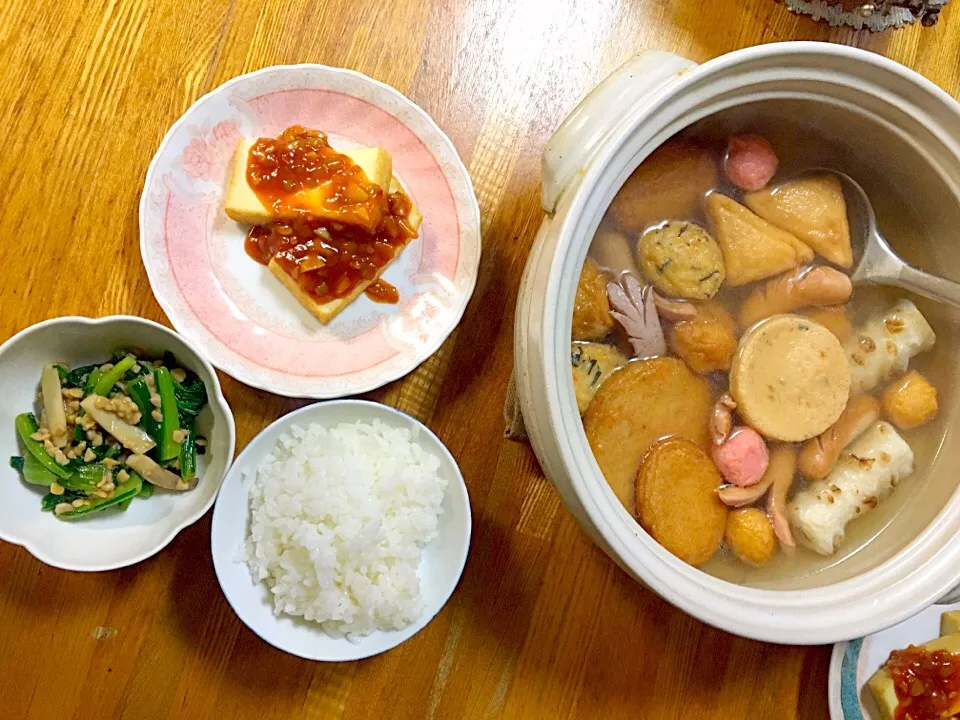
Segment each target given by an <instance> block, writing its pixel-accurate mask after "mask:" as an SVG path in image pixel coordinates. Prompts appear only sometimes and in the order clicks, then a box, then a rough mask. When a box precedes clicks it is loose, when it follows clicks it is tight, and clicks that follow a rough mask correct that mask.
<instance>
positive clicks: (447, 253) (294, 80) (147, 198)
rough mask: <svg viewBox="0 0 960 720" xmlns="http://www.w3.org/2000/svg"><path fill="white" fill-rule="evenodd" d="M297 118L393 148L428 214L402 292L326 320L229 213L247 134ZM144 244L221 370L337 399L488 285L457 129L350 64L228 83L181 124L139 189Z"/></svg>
mask: <svg viewBox="0 0 960 720" xmlns="http://www.w3.org/2000/svg"><path fill="white" fill-rule="evenodd" d="M290 125H303V126H305V127H310V128H315V129H317V130H322V131H323V132H325V133H327V135H328V136H329V138H330V143H331V145H333V146H334V147H335V148H349V147H356V146H374V145H379V146H381V147H384V148H386V149H387V150H388V151H389V152H390V154H391V156H392V157H393V168H394V174H395V175H396V176H397V178H398V179H399V180H400V182H401V183H402V184H403V186H404V187H405V188H406V190H407V192H408V193H409V195H410V196H411V197H412V199H413V201H414V202H415V203H416V204H417V205H418V206H419V208H420V209H421V211H422V212H423V217H424V220H423V225H422V226H421V228H420V237H419V238H418V239H417V240H414V241H413V242H412V243H411V244H410V245H408V246H407V248H406V249H405V250H404V251H403V253H401V255H400V257H399V258H398V259H397V260H396V261H395V262H394V263H393V264H391V265H390V266H389V267H388V268H387V270H386V272H385V273H384V275H383V278H384V279H385V280H387V281H388V282H390V283H393V284H394V285H395V286H396V287H397V288H398V289H399V291H400V302H399V303H398V304H396V305H383V304H377V303H374V302H372V301H371V300H370V299H368V298H367V297H365V296H360V297H359V298H358V299H357V300H355V301H354V302H353V303H352V304H351V305H350V306H349V307H347V308H346V309H345V310H344V311H343V312H341V313H340V314H339V315H338V316H337V317H336V318H335V319H334V320H333V321H331V322H330V323H329V324H328V325H322V324H321V323H320V322H319V321H317V320H316V319H315V318H314V317H313V316H312V315H311V314H310V313H309V312H307V310H306V309H304V308H303V307H302V306H301V305H300V304H299V303H298V302H297V300H296V299H295V298H294V297H293V296H292V295H291V294H290V293H289V292H288V291H287V290H286V289H284V288H283V286H282V285H281V284H280V282H279V281H278V280H277V279H276V278H274V277H273V276H272V275H271V274H270V272H269V271H268V270H267V269H266V268H265V267H263V266H262V265H259V264H257V263H256V262H254V261H253V260H252V259H251V258H249V257H248V256H247V254H246V252H245V251H244V238H245V236H246V232H247V228H246V227H244V226H241V225H239V224H237V223H235V222H234V221H232V220H230V219H229V218H228V217H227V216H226V215H225V214H224V211H223V189H224V183H225V180H226V176H227V170H228V166H229V164H230V159H231V157H232V155H233V152H234V150H235V149H236V146H237V142H238V141H239V140H240V139H241V138H253V137H261V136H270V135H277V134H278V133H280V132H281V131H282V130H283V129H284V128H286V127H288V126H290ZM140 251H141V254H142V256H143V263H144V265H145V266H146V269H147V275H148V277H149V278H150V285H151V287H152V288H153V293H154V295H155V296H156V298H157V301H158V302H159V303H160V306H161V307H162V308H163V310H164V312H166V314H167V317H169V318H170V322H171V323H173V325H174V327H175V328H176V329H177V330H178V331H179V332H180V333H181V334H182V335H184V336H185V337H186V338H187V339H188V340H189V341H190V342H192V343H194V344H195V345H196V346H197V347H199V348H200V350H201V351H202V352H203V353H204V355H206V357H207V358H208V359H209V360H210V362H212V363H213V364H214V365H215V366H216V367H218V368H220V369H221V370H223V371H224V372H225V373H227V374H228V375H231V376H233V377H235V378H236V379H237V380H240V381H241V382H244V383H246V384H248V385H253V386H255V387H258V388H261V389H263V390H268V391H270V392H274V393H277V394H280V395H287V396H292V397H311V398H333V397H340V396H343V395H352V394H355V393H360V392H365V391H367V390H372V389H373V388H376V387H379V386H381V385H383V384H385V383H387V382H390V381H391V380H395V379H397V378H399V377H401V376H403V375H405V374H407V373H408V372H410V371H411V370H413V369H414V368H415V367H416V366H417V365H419V364H420V363H421V362H423V361H424V360H425V359H427V358H428V357H429V356H430V355H431V354H432V353H433V352H434V351H436V349H437V348H438V347H440V344H441V343H442V342H443V341H444V339H446V337H447V336H448V335H449V334H450V332H451V331H452V330H453V329H454V327H456V325H457V323H458V322H459V321H460V318H461V317H462V315H463V311H464V309H465V308H466V305H467V301H468V300H469V299H470V295H471V294H472V293H473V288H474V285H475V284H476V279H477V268H478V265H479V262H480V209H479V207H478V205H477V200H476V197H475V196H474V194H473V186H472V184H471V182H470V176H469V175H468V174H467V170H466V168H464V166H463V163H462V162H461V161H460V158H459V157H458V156H457V151H456V150H455V149H454V147H453V144H452V143H451V142H450V140H449V138H447V136H446V135H444V134H443V132H442V131H441V130H440V128H438V127H437V125H436V123H434V122H433V120H431V119H430V117H429V116H428V115H427V114H426V113H425V112H424V111H423V110H421V109H420V108H419V107H417V106H416V105H414V104H413V103H412V102H410V100H408V99H407V98H405V97H404V96H403V95H401V94H400V93H399V92H397V91H396V90H394V89H393V88H391V87H389V86H387V85H384V84H383V83H380V82H377V81H375V80H372V79H370V78H368V77H366V76H365V75H361V74H360V73H357V72H353V71H351V70H343V69H340V68H331V67H326V66H324V65H289V66H277V67H270V68H265V69H263V70H259V71H257V72H254V73H251V74H249V75H242V76H240V77H237V78H234V79H233V80H230V81H229V82H227V83H225V84H223V85H221V86H220V87H219V88H217V89H216V90H214V91H213V92H211V93H209V94H208V95H205V96H204V97H202V98H200V100H198V101H197V102H196V103H195V104H194V105H193V106H192V107H191V108H190V109H189V110H188V111H187V112H186V113H185V114H184V115H183V117H181V118H180V119H179V120H178V121H177V122H176V124H174V126H173V127H172V128H170V131H169V132H168V133H167V136H166V137H165V138H164V139H163V142H162V143H161V144H160V149H159V150H158V151H157V154H156V155H155V156H154V158H153V162H152V163H151V164H150V169H149V170H148V171H147V179H146V183H145V184H144V188H143V195H142V197H141V199H140Z"/></svg>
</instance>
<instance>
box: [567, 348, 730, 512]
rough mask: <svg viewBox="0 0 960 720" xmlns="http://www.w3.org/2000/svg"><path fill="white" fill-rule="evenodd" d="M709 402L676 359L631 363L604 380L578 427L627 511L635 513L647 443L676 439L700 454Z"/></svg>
mask: <svg viewBox="0 0 960 720" xmlns="http://www.w3.org/2000/svg"><path fill="white" fill-rule="evenodd" d="M713 404H714V403H713V393H712V392H711V389H710V385H709V384H708V383H707V381H706V380H704V379H703V378H702V377H700V376H699V375H695V374H694V373H692V372H691V371H690V369H689V368H688V367H687V366H686V365H684V363H683V361H682V360H678V359H676V358H671V357H658V358H647V359H643V360H633V361H631V362H628V363H627V364H626V365H624V366H623V367H622V368H620V369H619V370H617V371H615V372H614V373H613V374H612V375H610V377H609V378H607V379H606V380H605V381H604V382H603V384H602V385H601V386H600V389H599V390H597V394H596V395H594V397H593V401H592V402H591V403H590V405H589V407H587V412H586V414H585V415H584V416H583V429H584V432H586V435H587V440H588V441H589V442H590V449H591V450H593V456H594V457H595V458H596V460H597V465H599V466H600V471H601V472H602V473H603V476H604V478H606V481H607V483H608V484H609V485H610V488H611V489H612V490H613V492H614V493H615V494H616V496H617V498H618V499H619V500H620V502H621V503H623V506H624V508H626V510H627V512H629V513H630V514H631V515H633V514H635V513H636V500H635V485H636V479H637V470H638V469H639V468H640V461H641V460H642V459H643V454H644V453H645V452H646V451H647V448H648V447H650V445H651V444H653V443H654V442H656V441H657V440H658V439H659V438H662V437H664V436H666V435H680V436H682V437H685V438H688V439H689V440H692V441H693V442H695V443H696V444H697V445H698V446H700V447H701V448H703V449H704V450H707V449H708V448H709V447H710V429H709V425H710V415H711V413H712V412H713ZM707 460H708V462H710V464H711V466H712V465H713V462H712V461H711V460H710V459H709V457H708V458H707Z"/></svg>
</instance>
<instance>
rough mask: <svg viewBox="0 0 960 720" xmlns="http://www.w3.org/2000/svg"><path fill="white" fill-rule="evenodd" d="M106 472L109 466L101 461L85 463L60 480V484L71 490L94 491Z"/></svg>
mask: <svg viewBox="0 0 960 720" xmlns="http://www.w3.org/2000/svg"><path fill="white" fill-rule="evenodd" d="M106 472H107V466H106V465H103V464H101V463H89V464H84V465H81V466H80V467H78V468H76V469H75V470H74V471H73V472H72V473H70V477H68V478H65V479H63V480H60V484H61V485H63V486H64V487H65V488H69V489H71V490H83V491H89V492H93V491H94V490H96V489H97V483H99V482H100V481H101V480H103V476H104V474H106Z"/></svg>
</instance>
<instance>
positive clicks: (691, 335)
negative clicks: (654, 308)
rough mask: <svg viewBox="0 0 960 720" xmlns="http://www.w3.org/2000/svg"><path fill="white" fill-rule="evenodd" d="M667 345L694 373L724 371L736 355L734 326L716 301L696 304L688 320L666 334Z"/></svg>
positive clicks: (674, 326)
mask: <svg viewBox="0 0 960 720" xmlns="http://www.w3.org/2000/svg"><path fill="white" fill-rule="evenodd" d="M667 344H668V345H669V347H670V349H671V350H672V351H673V352H674V353H675V354H676V355H677V356H678V357H679V358H681V359H682V360H683V361H684V362H685V363H687V365H689V366H690V369H691V370H693V371H694V372H695V373H698V374H700V375H706V374H708V373H712V372H718V371H727V370H729V369H730V364H731V363H732V362H733V356H734V355H735V354H736V352H737V324H736V322H734V320H733V318H732V317H731V316H730V313H728V312H727V311H726V310H725V309H724V307H723V306H722V305H720V304H719V303H718V302H716V301H714V300H708V301H707V302H703V303H697V305H696V314H695V315H694V316H693V317H692V318H691V319H689V320H681V321H679V322H677V323H675V324H674V325H673V327H671V328H670V329H669V330H668V331H667Z"/></svg>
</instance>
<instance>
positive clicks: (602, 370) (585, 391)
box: [570, 342, 627, 415]
mask: <svg viewBox="0 0 960 720" xmlns="http://www.w3.org/2000/svg"><path fill="white" fill-rule="evenodd" d="M626 362H627V356H626V355H624V354H623V353H622V352H620V351H619V350H618V349H617V348H616V347H614V346H613V345H605V344H604V343H588V342H575V343H573V346H572V347H571V348H570V365H571V366H572V368H573V392H574V394H575V395H576V397H577V409H578V410H579V411H580V414H581V415H583V414H584V413H585V412H586V411H587V408H588V407H589V406H590V401H591V400H593V396H594V395H596V394H597V390H598V389H599V388H600V386H601V385H602V384H603V381H604V380H606V379H607V378H608V377H610V375H611V374H612V373H613V372H615V371H616V369H617V368H619V367H621V366H623V365H625V364H626Z"/></svg>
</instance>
